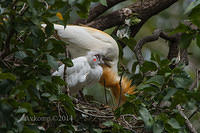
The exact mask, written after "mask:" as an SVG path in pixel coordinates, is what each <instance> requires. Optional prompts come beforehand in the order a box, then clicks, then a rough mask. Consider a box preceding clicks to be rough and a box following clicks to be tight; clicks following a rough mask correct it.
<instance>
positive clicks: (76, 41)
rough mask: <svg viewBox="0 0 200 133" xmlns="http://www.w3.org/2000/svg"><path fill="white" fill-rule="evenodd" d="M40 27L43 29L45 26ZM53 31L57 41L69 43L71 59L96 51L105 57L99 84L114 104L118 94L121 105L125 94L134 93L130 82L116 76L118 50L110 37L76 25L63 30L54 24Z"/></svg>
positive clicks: (95, 30)
mask: <svg viewBox="0 0 200 133" xmlns="http://www.w3.org/2000/svg"><path fill="white" fill-rule="evenodd" d="M42 26H43V27H45V25H42ZM54 29H55V30H56V32H57V36H58V37H59V39H61V40H63V41H65V42H67V43H69V45H68V49H69V51H70V53H71V56H72V58H76V57H80V56H85V55H87V53H88V52H91V51H96V52H98V53H99V54H101V55H103V56H104V57H105V59H103V61H104V63H105V64H106V65H104V66H103V74H102V76H101V79H100V83H101V84H102V85H104V83H105V86H106V87H109V88H110V89H111V91H112V93H113V95H114V97H115V100H116V102H117V101H118V99H119V98H120V94H121V102H120V103H121V104H123V103H124V102H125V100H126V98H125V94H133V93H134V92H133V91H134V88H135V86H131V81H129V80H128V79H127V78H125V77H123V78H122V79H121V80H120V77H119V76H118V74H117V72H118V67H117V64H118V56H119V48H118V45H117V43H116V41H115V40H114V39H113V38H112V37H111V36H110V35H108V34H107V33H105V32H103V31H100V30H97V29H95V28H91V27H86V26H77V25H67V26H66V28H64V26H62V25H58V24H54ZM104 81H105V82H104ZM120 81H121V82H120ZM121 89H122V92H121V93H120V90H121Z"/></svg>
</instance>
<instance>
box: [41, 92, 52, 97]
mask: <svg viewBox="0 0 200 133" xmlns="http://www.w3.org/2000/svg"><path fill="white" fill-rule="evenodd" d="M41 96H43V97H50V96H51V94H49V93H47V92H46V93H42V95H41Z"/></svg>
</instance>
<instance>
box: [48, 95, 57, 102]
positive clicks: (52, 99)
mask: <svg viewBox="0 0 200 133" xmlns="http://www.w3.org/2000/svg"><path fill="white" fill-rule="evenodd" d="M56 100H58V98H57V96H56V95H52V96H51V97H49V101H51V102H53V101H56Z"/></svg>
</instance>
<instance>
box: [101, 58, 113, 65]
mask: <svg viewBox="0 0 200 133" xmlns="http://www.w3.org/2000/svg"><path fill="white" fill-rule="evenodd" d="M102 60H103V62H104V63H103V64H104V65H106V66H108V67H111V65H110V64H109V63H108V62H110V61H112V60H111V59H109V58H108V57H105V56H103V57H102Z"/></svg>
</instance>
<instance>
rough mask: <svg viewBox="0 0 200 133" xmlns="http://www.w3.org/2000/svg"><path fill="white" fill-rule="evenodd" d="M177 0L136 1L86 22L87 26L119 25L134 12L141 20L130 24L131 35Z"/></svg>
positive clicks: (103, 27) (99, 27)
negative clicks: (132, 24)
mask: <svg viewBox="0 0 200 133" xmlns="http://www.w3.org/2000/svg"><path fill="white" fill-rule="evenodd" d="M177 1H178V0H145V1H137V2H135V3H134V4H132V5H130V6H127V7H126V8H122V9H120V10H117V11H114V12H112V13H110V14H107V15H105V16H101V17H99V18H97V19H95V20H94V21H91V22H89V23H87V25H88V26H90V27H94V28H97V29H100V30H105V29H107V28H111V27H113V26H117V25H121V24H123V23H124V21H125V19H126V18H128V17H130V16H131V15H133V14H134V13H135V14H137V15H138V18H140V19H141V22H140V23H138V24H136V25H134V26H132V27H131V30H132V31H133V32H132V34H131V35H132V36H135V34H136V33H137V32H138V31H139V29H140V28H141V26H142V25H143V24H144V23H145V22H146V21H147V20H148V19H149V18H150V17H152V16H154V15H156V14H158V13H159V12H161V11H162V10H164V9H166V8H168V7H169V6H171V5H172V4H174V3H175V2H177Z"/></svg>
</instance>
